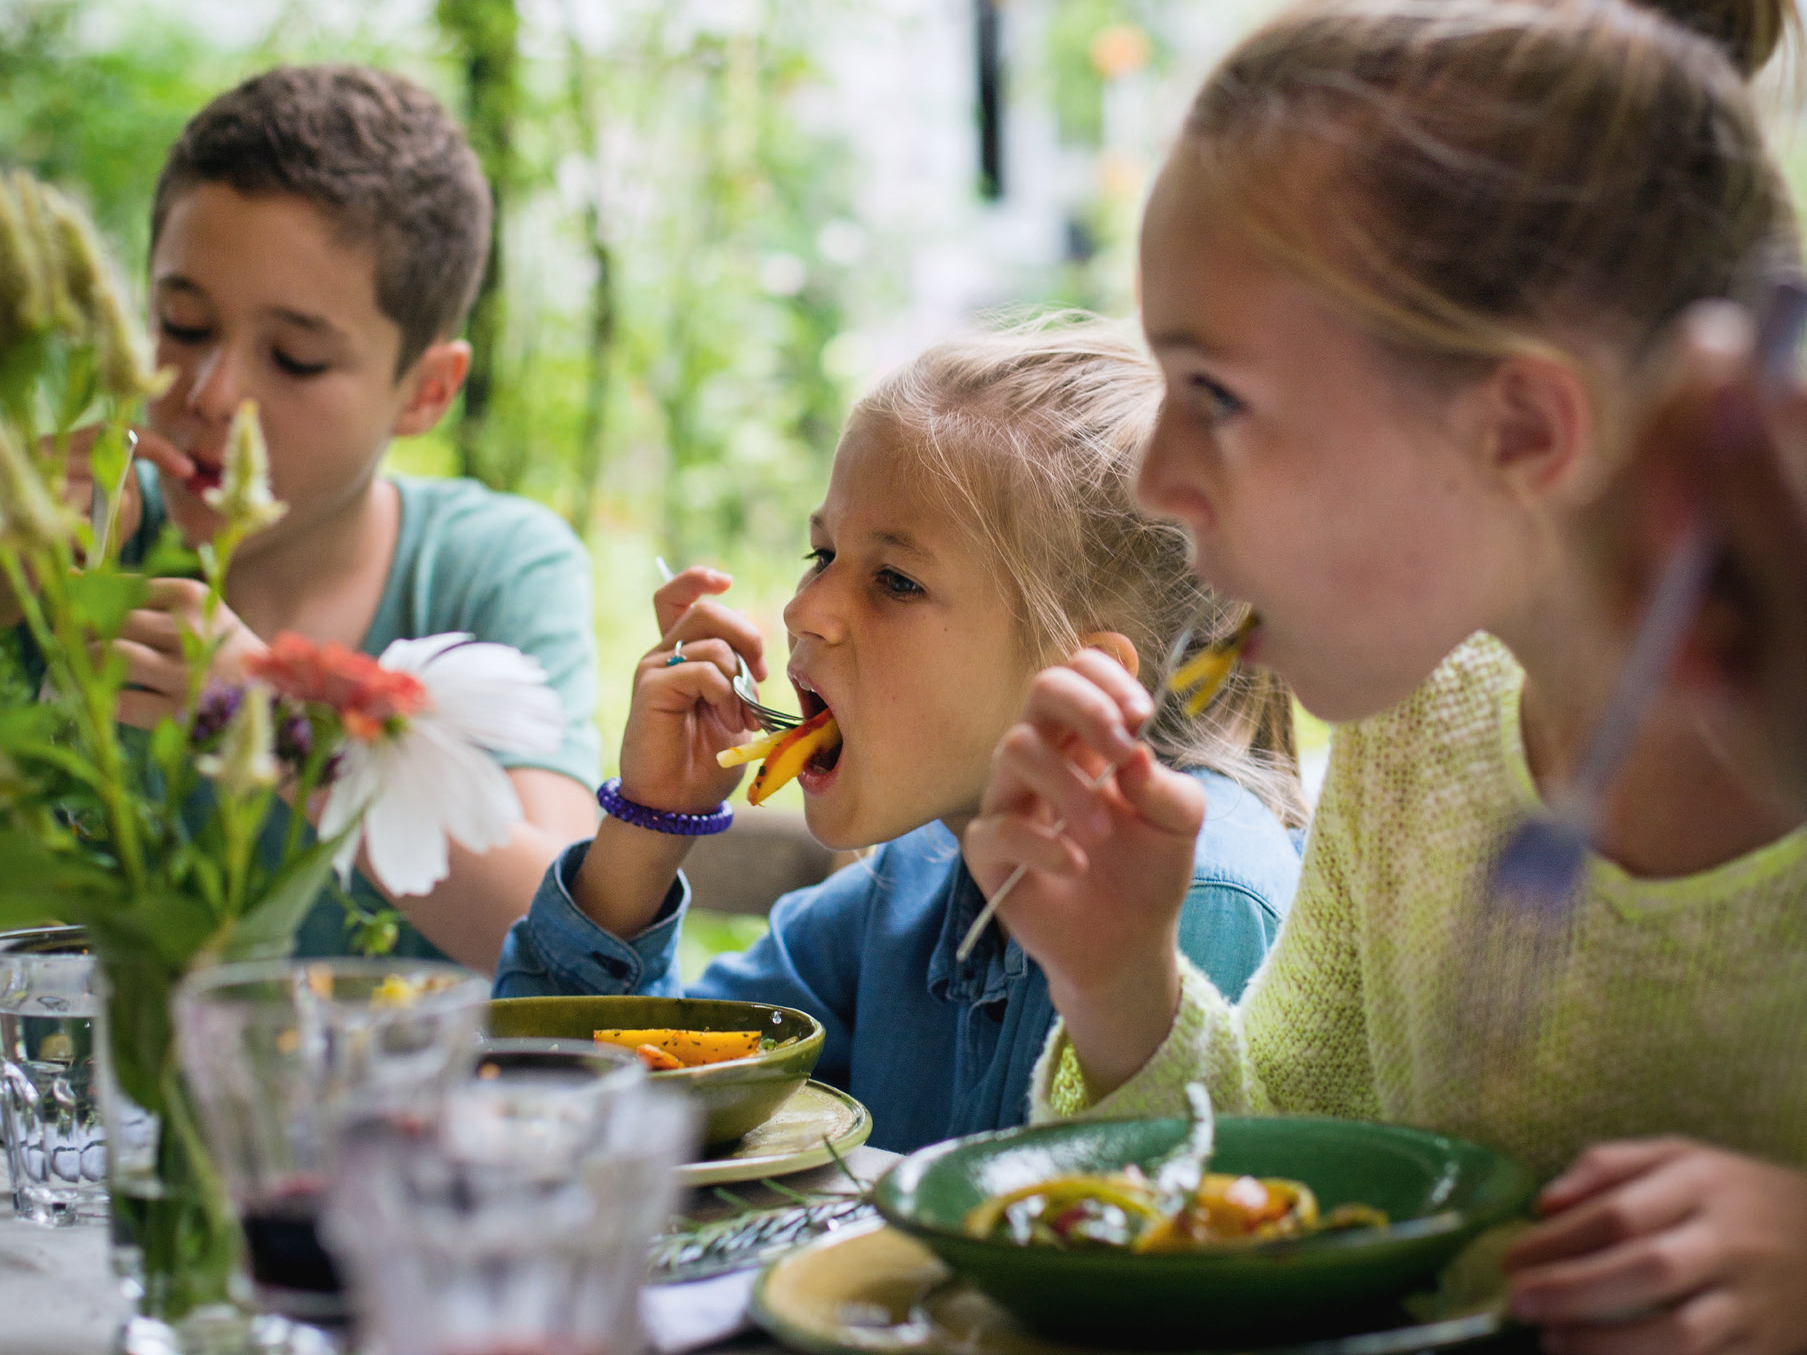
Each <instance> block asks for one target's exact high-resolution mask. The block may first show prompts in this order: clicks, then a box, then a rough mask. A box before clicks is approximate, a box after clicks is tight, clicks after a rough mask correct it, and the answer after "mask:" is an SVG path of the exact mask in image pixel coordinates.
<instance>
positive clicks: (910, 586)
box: [875, 569, 922, 598]
mask: <svg viewBox="0 0 1807 1355" xmlns="http://www.w3.org/2000/svg"><path fill="white" fill-rule="evenodd" d="M875 577H876V578H877V579H878V586H879V587H880V588H882V589H884V590H885V592H887V593H889V594H890V595H891V596H892V597H894V598H917V597H921V596H922V585H921V584H919V583H917V582H916V580H914V579H912V578H909V577H907V576H905V575H903V574H899V573H898V572H897V571H896V570H895V569H881V570H879V571H878V574H877V575H876V576H875Z"/></svg>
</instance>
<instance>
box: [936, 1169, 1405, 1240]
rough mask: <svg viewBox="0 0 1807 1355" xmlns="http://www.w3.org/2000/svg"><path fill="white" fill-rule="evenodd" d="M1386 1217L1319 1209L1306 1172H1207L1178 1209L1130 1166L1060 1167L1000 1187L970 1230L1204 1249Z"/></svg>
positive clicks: (1000, 1236) (1362, 1209) (1357, 1208)
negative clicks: (1064, 1170)
mask: <svg viewBox="0 0 1807 1355" xmlns="http://www.w3.org/2000/svg"><path fill="white" fill-rule="evenodd" d="M1386 1225H1387V1216H1386V1215H1385V1214H1384V1213H1382V1212H1381V1211H1380V1210H1378V1209H1373V1208H1370V1207H1369V1206H1367V1205H1361V1204H1345V1205H1339V1206H1338V1207H1337V1208H1335V1209H1333V1210H1331V1211H1330V1212H1329V1213H1328V1214H1320V1213H1319V1211H1318V1201H1317V1197H1316V1196H1315V1195H1313V1194H1312V1193H1311V1187H1309V1186H1307V1185H1306V1184H1305V1183H1304V1182H1303V1181H1292V1180H1287V1179H1284V1178H1281V1177H1262V1178H1257V1177H1253V1176H1235V1175H1230V1174H1228V1173H1224V1172H1208V1173H1206V1174H1205V1176H1204V1177H1203V1178H1202V1179H1201V1180H1200V1182H1199V1186H1198V1189H1197V1190H1196V1191H1194V1192H1192V1193H1191V1194H1190V1196H1188V1197H1187V1198H1185V1199H1184V1200H1183V1201H1182V1202H1181V1203H1180V1204H1179V1206H1178V1207H1177V1208H1174V1207H1171V1206H1165V1207H1164V1205H1163V1202H1162V1200H1161V1198H1160V1196H1159V1193H1158V1192H1157V1190H1156V1188H1155V1185H1154V1183H1153V1182H1151V1181H1150V1180H1149V1179H1148V1177H1147V1176H1145V1175H1144V1174H1143V1173H1142V1172H1141V1171H1140V1170H1138V1169H1137V1168H1135V1167H1133V1166H1131V1167H1126V1168H1124V1169H1123V1170H1122V1171H1120V1172H1113V1173H1111V1174H1109V1175H1098V1176H1089V1175H1087V1176H1056V1177H1051V1178H1050V1179H1048V1180H1046V1181H1038V1182H1036V1183H1035V1184H1034V1185H1031V1186H1024V1187H1022V1188H1021V1189H1019V1190H1013V1191H1010V1192H1008V1193H1006V1194H1003V1195H997V1196H993V1197H992V1198H991V1199H989V1200H985V1201H983V1202H981V1203H980V1204H978V1205H977V1206H975V1207H974V1208H973V1210H972V1211H971V1212H970V1213H969V1214H967V1216H966V1220H965V1224H964V1228H965V1232H966V1233H967V1235H968V1236H969V1237H976V1238H986V1239H991V1240H995V1241H999V1242H1010V1243H1014V1244H1015V1245H1017V1246H1019V1247H1056V1248H1059V1249H1061V1250H1064V1251H1073V1250H1079V1249H1082V1248H1088V1247H1110V1248H1117V1249H1120V1250H1124V1251H1132V1252H1180V1251H1197V1250H1200V1249H1202V1248H1206V1247H1214V1246H1223V1245H1237V1244H1243V1245H1247V1244H1253V1243H1260V1242H1271V1241H1275V1240H1278V1239H1281V1238H1297V1237H1305V1236H1307V1235H1309V1234H1312V1233H1320V1232H1326V1231H1329V1230H1333V1229H1348V1228H1384V1227H1386Z"/></svg>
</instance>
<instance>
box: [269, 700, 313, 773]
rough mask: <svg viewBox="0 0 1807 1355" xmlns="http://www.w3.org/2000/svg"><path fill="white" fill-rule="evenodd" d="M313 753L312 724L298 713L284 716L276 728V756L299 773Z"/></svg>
mask: <svg viewBox="0 0 1807 1355" xmlns="http://www.w3.org/2000/svg"><path fill="white" fill-rule="evenodd" d="M313 751H314V726H313V724H312V723H311V722H310V721H309V720H308V718H307V716H305V715H303V714H301V713H300V712H299V711H296V712H292V713H290V714H288V715H286V716H285V717H284V718H283V720H282V722H281V723H280V724H278V725H277V726H276V756H277V757H279V758H281V759H282V760H283V762H285V763H287V764H288V765H289V766H290V767H293V768H294V769H295V770H297V771H299V770H301V768H302V766H303V765H305V764H306V762H307V759H308V754H310V753H312V752H313Z"/></svg>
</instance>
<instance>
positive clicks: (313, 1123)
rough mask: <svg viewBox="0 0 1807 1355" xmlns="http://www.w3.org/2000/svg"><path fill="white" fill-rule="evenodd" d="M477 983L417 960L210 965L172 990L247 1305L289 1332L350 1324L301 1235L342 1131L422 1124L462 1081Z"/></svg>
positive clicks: (478, 1006) (335, 1277) (474, 1044)
mask: <svg viewBox="0 0 1807 1355" xmlns="http://www.w3.org/2000/svg"><path fill="white" fill-rule="evenodd" d="M488 995H489V994H488V985H487V984H486V983H485V982H484V981H483V980H482V979H480V978H478V977H477V976H475V975H473V974H471V973H469V972H468V971H465V970H461V969H458V968H457V967H455V966H452V965H447V964H434V963H431V962H426V961H416V960H395V961H389V960H356V959H330V960H317V961H301V962H293V963H291V962H287V961H282V962H273V963H268V964H264V963H259V964H243V965H225V966H221V967H219V968H216V969H210V970H203V971H200V972H197V973H196V974H194V975H192V976H191V977H190V978H189V979H187V980H186V981H185V982H184V983H183V984H182V986H181V987H180V988H179V989H178V991H177V994H176V1000H175V1004H174V1006H175V1017H176V1026H177V1032H178V1037H179V1046H178V1047H179V1052H180V1056H181V1059H182V1067H183V1071H184V1073H185V1075H186V1076H187V1079H188V1082H189V1085H190V1087H191V1088H192V1089H193V1091H194V1097H195V1102H196V1104H197V1106H198V1109H199V1114H200V1119H201V1129H202V1132H203V1135H204V1136H205V1138H206V1139H207V1143H208V1147H209V1149H210V1150H211V1152H212V1154H213V1158H214V1162H215V1165H216V1166H217V1167H218V1168H219V1171H220V1175H221V1177H222V1178H223V1179H224V1181H225V1184H226V1188H227V1191H228V1193H229V1194H230V1196H231V1197H232V1201H233V1203H234V1205H235V1206H236V1207H237V1209H238V1212H239V1218H240V1221H241V1223H242V1225H243V1228H244V1240H245V1254H246V1260H247V1263H248V1264H247V1269H248V1272H249V1274H248V1279H249V1282H250V1283H249V1289H250V1295H249V1296H250V1299H251V1301H252V1302H253V1303H254V1304H255V1305H256V1306H257V1307H258V1308H260V1309H262V1310H263V1311H264V1312H266V1313H270V1314H275V1315H277V1316H278V1317H281V1318H285V1319H288V1320H290V1321H292V1322H297V1323H304V1324H311V1325H317V1326H323V1327H333V1326H338V1325H342V1324H344V1323H345V1322H347V1321H348V1320H349V1318H350V1316H351V1313H350V1308H349V1304H348V1299H347V1297H346V1294H345V1289H344V1286H343V1284H342V1283H341V1280H340V1275H339V1272H338V1268H337V1266H336V1265H335V1263H334V1261H333V1258H332V1256H331V1255H330V1254H329V1253H328V1252H327V1251H326V1250H325V1249H324V1248H323V1247H322V1246H321V1245H320V1239H319V1234H318V1229H317V1227H316V1224H317V1222H318V1219H319V1215H320V1209H321V1205H322V1201H323V1199H324V1195H325V1188H326V1182H327V1179H328V1175H329V1172H330V1170H331V1166H332V1158H333V1152H334V1145H335V1144H336V1142H337V1140H338V1136H339V1134H340V1132H341V1131H342V1129H343V1127H344V1126H345V1124H347V1123H348V1122H352V1121H356V1120H359V1119H362V1118H366V1117H370V1116H378V1115H380V1116H391V1117H406V1116H410V1115H411V1116H414V1117H416V1118H419V1119H422V1120H425V1119H428V1118H430V1117H431V1116H432V1115H433V1114H434V1107H435V1105H436V1103H437V1101H438V1099H439V1098H440V1097H441V1096H443V1095H444V1093H445V1090H446V1088H447V1087H449V1086H451V1085H452V1084H454V1083H455V1082H456V1081H458V1080H460V1079H462V1078H463V1077H464V1076H465V1075H466V1074H467V1073H468V1071H469V1069H470V1066H471V1061H472V1059H473V1057H474V1056H475V1054H476V1051H477V1048H478V1036H479V1031H480V1030H481V1028H482V1024H483V1020H484V1013H485V1011H486V1006H485V1004H486V1002H487V999H488Z"/></svg>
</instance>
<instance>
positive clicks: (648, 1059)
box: [634, 1044, 684, 1073]
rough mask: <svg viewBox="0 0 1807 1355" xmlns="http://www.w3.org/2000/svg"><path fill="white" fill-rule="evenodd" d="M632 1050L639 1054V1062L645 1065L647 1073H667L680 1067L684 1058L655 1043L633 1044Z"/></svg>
mask: <svg viewBox="0 0 1807 1355" xmlns="http://www.w3.org/2000/svg"><path fill="white" fill-rule="evenodd" d="M634 1052H635V1053H636V1054H638V1055H639V1056H640V1062H641V1063H643V1064H645V1065H646V1071H647V1072H649V1073H669V1072H670V1071H671V1070H672V1069H673V1068H682V1067H683V1066H684V1060H682V1059H680V1058H679V1057H678V1056H677V1055H676V1054H668V1053H666V1052H665V1051H664V1050H663V1049H661V1048H659V1046H658V1045H656V1044H642V1045H635V1046H634Z"/></svg>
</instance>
